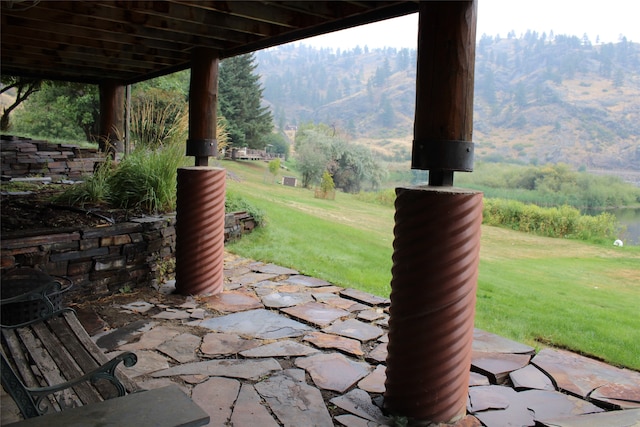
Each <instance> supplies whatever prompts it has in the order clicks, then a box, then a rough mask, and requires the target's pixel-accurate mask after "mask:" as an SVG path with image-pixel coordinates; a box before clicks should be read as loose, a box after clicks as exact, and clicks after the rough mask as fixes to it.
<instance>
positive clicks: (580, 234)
mask: <svg viewBox="0 0 640 427" xmlns="http://www.w3.org/2000/svg"><path fill="white" fill-rule="evenodd" d="M483 223H484V224H487V225H494V226H501V227H507V228H511V229H513V230H518V231H523V232H527V233H535V234H539V235H542V236H547V237H566V238H573V239H580V240H605V239H611V238H613V237H614V236H615V233H616V231H617V228H618V224H617V220H616V217H615V216H614V215H612V214H609V213H603V214H600V215H597V216H589V215H581V214H580V211H578V210H577V209H576V208H573V207H571V206H567V205H565V206H561V207H559V208H543V207H540V206H536V205H533V204H525V203H521V202H518V201H515V200H504V199H485V200H484V210H483Z"/></svg>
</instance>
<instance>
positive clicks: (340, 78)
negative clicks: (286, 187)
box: [256, 33, 640, 170]
mask: <svg viewBox="0 0 640 427" xmlns="http://www.w3.org/2000/svg"><path fill="white" fill-rule="evenodd" d="M256 57H257V62H258V72H259V73H260V74H261V75H262V79H263V80H262V81H263V85H264V88H265V90H264V98H265V100H266V101H267V102H268V103H269V104H270V105H271V107H272V109H273V112H274V117H275V119H276V123H277V124H279V125H280V126H282V127H284V126H285V125H297V124H299V123H304V122H308V121H314V122H324V123H327V124H330V125H333V126H336V127H338V128H341V129H344V130H346V131H347V132H348V133H349V134H350V135H351V136H352V137H353V138H354V139H356V140H358V141H360V142H363V143H366V144H367V145H369V146H371V147H372V149H374V150H376V151H378V152H379V153H380V155H381V156H383V158H385V159H386V160H390V161H391V160H394V161H398V160H407V159H408V158H409V155H410V149H411V140H412V131H413V115H414V105H415V78H416V70H415V58H416V51H415V50H409V49H401V50H397V49H392V48H387V49H376V50H368V49H367V48H366V47H365V48H364V49H361V48H356V49H353V50H349V51H340V50H338V51H334V50H331V49H314V48H311V47H308V46H304V45H301V46H294V45H285V46H282V47H279V48H274V49H268V50H265V51H261V52H258V53H257V55H256ZM475 77H476V81H475V96H474V99H475V105H474V142H475V143H476V144H477V146H476V153H477V157H478V158H479V159H481V160H482V159H484V160H489V161H490V160H505V161H518V162H523V163H548V162H554V163H555V162H565V163H569V164H572V165H574V166H575V167H576V168H578V167H582V168H587V169H620V170H640V96H639V95H640V45H639V44H636V43H630V42H627V41H626V40H625V39H624V38H623V39H622V40H621V41H620V42H619V43H616V44H607V45H597V46H594V45H591V44H589V43H588V42H585V41H583V40H581V39H578V38H577V37H572V36H556V37H547V36H546V35H545V34H542V35H539V34H537V33H527V34H526V35H525V36H524V37H523V38H520V39H515V38H509V39H497V38H491V37H486V36H483V37H482V38H481V39H480V40H479V42H478V46H477V51H476V75H475Z"/></svg>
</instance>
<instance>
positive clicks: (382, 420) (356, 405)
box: [330, 388, 390, 424]
mask: <svg viewBox="0 0 640 427" xmlns="http://www.w3.org/2000/svg"><path fill="white" fill-rule="evenodd" d="M330 402H331V403H333V404H334V405H336V406H337V407H338V408H342V409H344V410H345V411H348V412H350V413H352V414H353V415H356V416H358V417H360V418H363V419H365V420H369V421H374V422H376V423H378V424H387V423H388V422H389V421H390V420H389V419H388V417H386V416H385V415H384V414H383V413H382V410H381V409H380V408H379V407H377V406H376V405H374V403H373V402H372V401H371V396H370V395H369V393H367V392H366V391H364V390H360V389H358V388H356V389H353V390H351V391H350V392H348V393H347V394H345V395H342V396H338V397H334V398H333V399H331V400H330Z"/></svg>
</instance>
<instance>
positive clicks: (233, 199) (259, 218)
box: [224, 191, 265, 227]
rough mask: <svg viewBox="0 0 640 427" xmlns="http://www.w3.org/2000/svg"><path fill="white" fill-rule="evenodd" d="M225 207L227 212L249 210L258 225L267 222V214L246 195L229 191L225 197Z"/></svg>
mask: <svg viewBox="0 0 640 427" xmlns="http://www.w3.org/2000/svg"><path fill="white" fill-rule="evenodd" d="M224 209H225V211H226V212H228V213H231V212H242V211H244V212H247V213H248V214H249V215H251V216H252V217H253V220H254V221H255V223H256V226H258V227H261V226H263V225H264V224H265V214H264V211H263V210H261V209H260V208H258V207H256V206H254V205H252V204H251V203H249V202H248V201H247V200H246V199H245V198H244V197H242V196H240V195H238V194H236V193H234V192H232V191H227V194H226V197H225V199H224Z"/></svg>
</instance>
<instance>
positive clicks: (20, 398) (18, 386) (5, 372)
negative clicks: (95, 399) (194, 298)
mask: <svg viewBox="0 0 640 427" xmlns="http://www.w3.org/2000/svg"><path fill="white" fill-rule="evenodd" d="M137 361H138V358H137V357H136V355H135V354H134V353H131V352H124V353H121V354H119V355H118V356H116V357H114V358H112V359H111V360H109V361H108V362H107V363H105V364H104V365H102V366H100V367H98V368H96V369H94V370H93V371H91V372H88V373H86V374H85V375H83V376H81V377H78V378H76V379H73V380H71V381H67V382H64V383H61V384H56V385H53V386H49V387H27V386H25V385H24V384H23V383H22V381H20V379H19V378H18V376H17V375H16V373H15V372H14V371H13V368H12V367H11V365H10V364H9V363H8V361H7V360H6V358H5V355H4V353H3V354H2V385H3V386H4V388H5V389H6V391H7V393H9V394H10V395H11V397H12V398H13V400H15V402H16V404H17V405H18V407H19V408H20V411H21V412H22V414H23V415H24V416H25V417H26V418H31V417H34V416H39V415H43V414H45V413H46V412H47V410H48V409H49V408H48V407H46V406H44V407H43V403H45V398H46V397H47V396H49V395H50V394H53V393H55V392H58V391H61V390H64V389H67V388H70V387H73V386H75V385H77V384H80V383H83V382H86V381H90V382H92V383H95V382H96V381H98V380H107V381H109V382H110V383H111V384H113V386H114V387H115V388H116V390H117V394H118V396H124V395H125V394H126V390H125V387H124V385H123V384H122V383H121V382H120V380H119V379H118V378H117V377H116V375H115V371H116V368H117V367H118V365H119V364H120V362H122V363H123V364H124V366H127V367H131V366H133V365H135V364H136V362H137Z"/></svg>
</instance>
